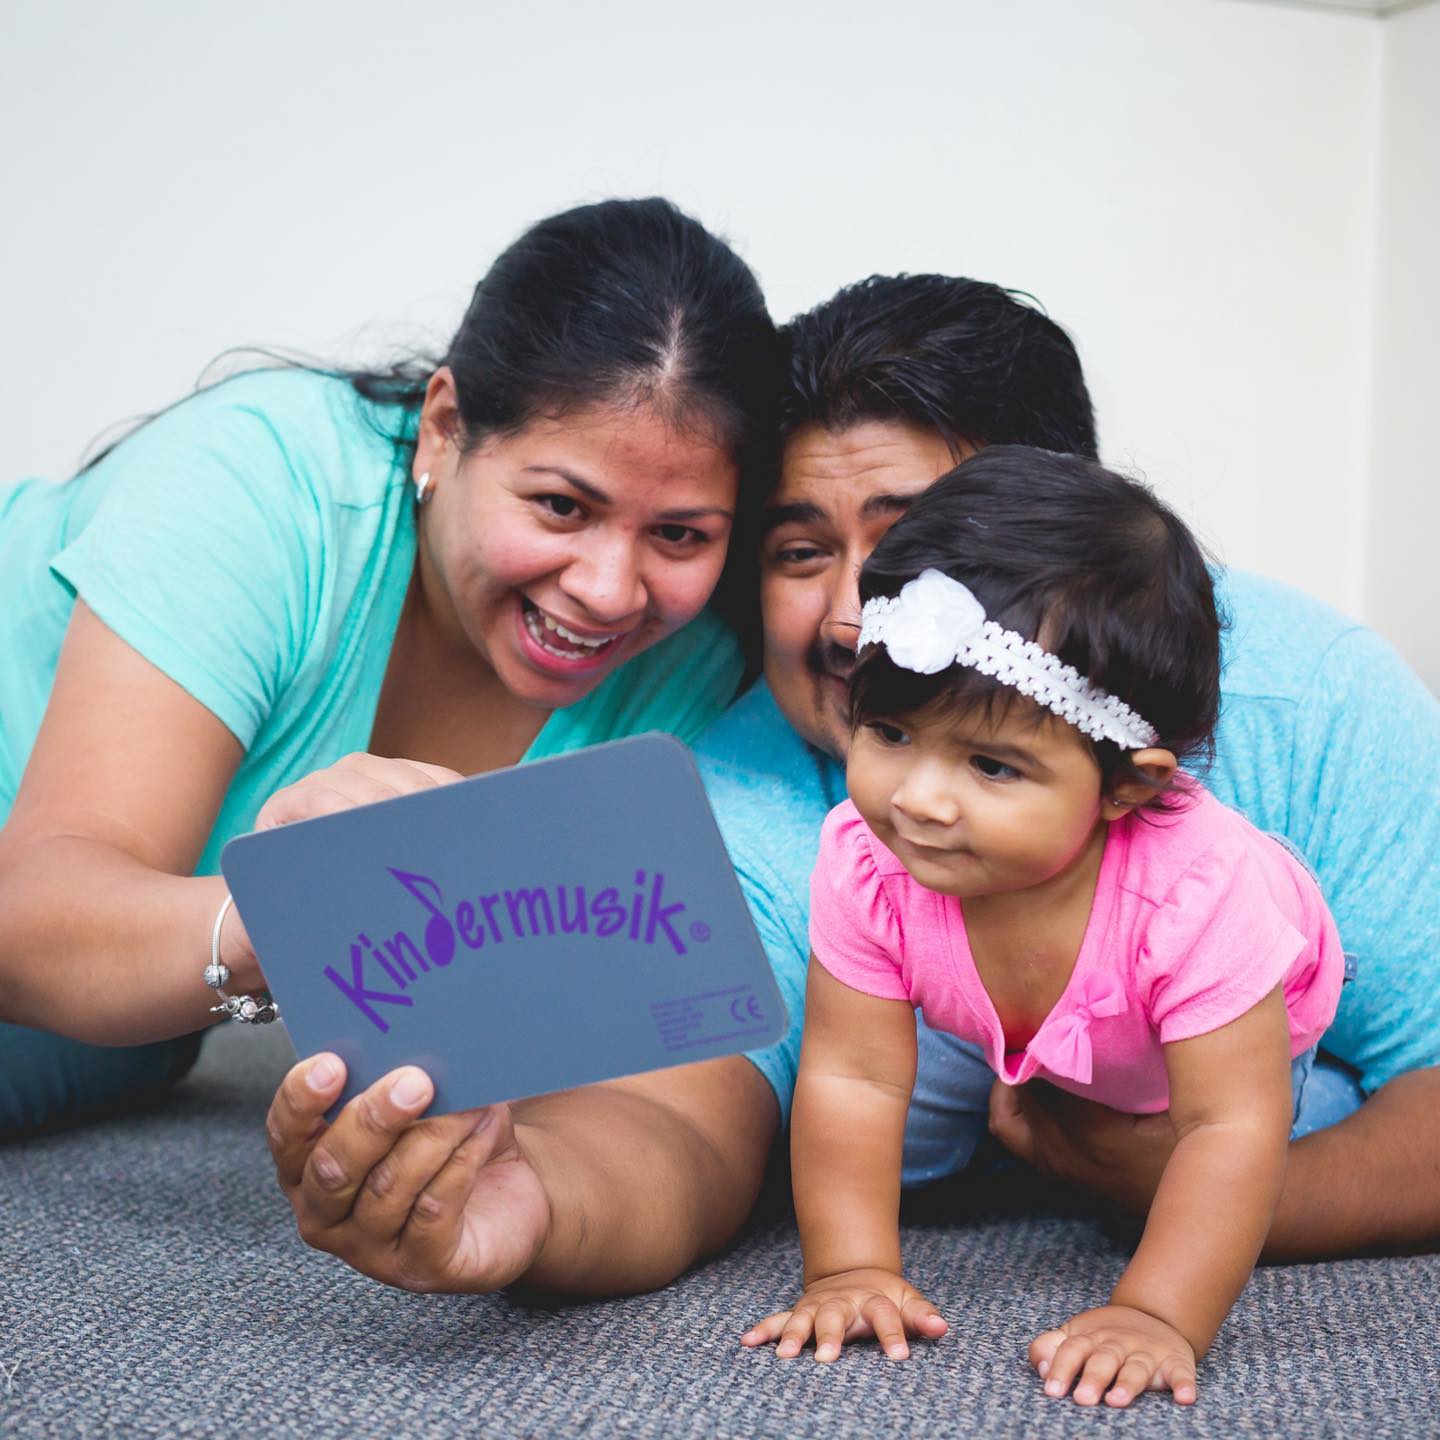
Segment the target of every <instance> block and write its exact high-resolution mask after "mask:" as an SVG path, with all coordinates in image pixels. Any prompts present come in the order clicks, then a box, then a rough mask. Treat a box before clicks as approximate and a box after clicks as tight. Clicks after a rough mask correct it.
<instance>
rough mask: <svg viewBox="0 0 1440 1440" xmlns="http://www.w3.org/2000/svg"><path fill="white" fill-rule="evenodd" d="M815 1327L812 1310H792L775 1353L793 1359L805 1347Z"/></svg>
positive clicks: (782, 1329) (782, 1358)
mask: <svg viewBox="0 0 1440 1440" xmlns="http://www.w3.org/2000/svg"><path fill="white" fill-rule="evenodd" d="M814 1328H815V1315H814V1312H813V1311H811V1310H792V1311H791V1312H790V1318H789V1319H788V1320H787V1321H786V1322H785V1324H784V1326H783V1327H782V1328H781V1331H780V1343H779V1344H778V1345H777V1346H776V1347H775V1355H776V1358H777V1359H780V1360H793V1359H794V1358H795V1357H796V1356H797V1355H798V1354H799V1353H800V1352H801V1351H802V1350H803V1349H804V1348H805V1342H806V1341H807V1340H808V1339H809V1338H810V1335H811V1333H812V1331H813V1330H814Z"/></svg>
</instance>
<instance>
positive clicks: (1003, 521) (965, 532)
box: [850, 445, 1224, 805]
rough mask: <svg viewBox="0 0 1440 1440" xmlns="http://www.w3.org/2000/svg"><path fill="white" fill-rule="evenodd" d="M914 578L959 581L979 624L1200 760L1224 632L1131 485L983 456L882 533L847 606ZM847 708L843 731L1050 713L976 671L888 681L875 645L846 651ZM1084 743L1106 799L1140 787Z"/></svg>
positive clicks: (1104, 749)
mask: <svg viewBox="0 0 1440 1440" xmlns="http://www.w3.org/2000/svg"><path fill="white" fill-rule="evenodd" d="M924 570H940V571H943V572H944V573H945V574H946V575H949V576H951V577H952V578H953V579H956V580H959V581H960V582H961V583H962V584H964V585H966V586H968V587H969V588H970V590H971V591H972V592H973V593H974V594H975V596H976V598H977V599H978V600H979V601H980V603H981V604H982V605H983V606H984V607H985V613H986V615H987V616H988V617H989V618H990V619H991V620H994V621H996V622H997V623H999V624H1000V625H1001V626H1003V627H1004V628H1005V629H1007V630H1015V631H1018V632H1019V633H1020V634H1021V635H1023V636H1024V637H1025V638H1026V639H1027V640H1035V641H1038V643H1040V644H1041V645H1043V646H1044V647H1045V649H1047V650H1049V651H1050V652H1051V653H1052V654H1055V655H1058V656H1059V657H1060V659H1061V660H1063V661H1065V663H1066V664H1068V665H1073V666H1074V667H1075V668H1076V669H1077V670H1078V671H1079V672H1080V673H1081V674H1082V675H1083V676H1085V677H1086V679H1088V680H1090V681H1091V682H1092V683H1093V684H1095V685H1098V686H1099V687H1100V688H1101V689H1102V690H1105V691H1108V692H1109V693H1110V694H1111V695H1115V696H1117V697H1119V698H1120V699H1121V700H1123V701H1124V702H1125V703H1126V704H1127V705H1129V706H1130V707H1131V708H1132V709H1134V710H1135V711H1137V712H1138V713H1139V714H1140V715H1141V716H1142V717H1143V718H1144V719H1145V720H1147V721H1148V722H1149V723H1150V724H1151V725H1153V726H1154V727H1155V729H1156V730H1157V731H1158V732H1159V736H1160V739H1159V744H1161V745H1163V746H1164V747H1165V748H1166V749H1168V750H1171V751H1173V752H1174V753H1175V755H1176V757H1177V759H1179V760H1181V761H1182V762H1183V761H1187V760H1190V761H1193V760H1197V759H1198V760H1202V761H1203V760H1206V759H1208V758H1209V756H1210V754H1211V753H1212V746H1213V736H1214V731H1215V724H1216V721H1217V719H1218V717H1219V708H1220V633H1221V630H1222V628H1223V624H1224V621H1223V618H1222V616H1221V615H1220V614H1219V612H1218V610H1217V607H1216V600H1215V588H1214V585H1213V583H1212V581H1211V577H1210V572H1209V569H1208V567H1207V565H1206V559H1205V555H1204V552H1203V551H1202V550H1201V548H1200V545H1199V543H1198V542H1197V541H1196V539H1195V537H1194V536H1193V535H1192V534H1191V533H1190V530H1189V528H1188V527H1187V526H1186V525H1185V523H1184V522H1183V521H1182V520H1181V519H1180V518H1179V516H1177V515H1176V514H1175V512H1174V511H1173V510H1171V509H1170V508H1169V507H1168V506H1167V505H1165V504H1164V503H1162V502H1161V501H1160V500H1159V499H1157V498H1156V496H1155V495H1154V494H1153V493H1152V492H1151V491H1150V490H1149V489H1148V488H1147V487H1146V486H1144V485H1142V484H1140V483H1139V482H1138V481H1135V480H1127V479H1126V478H1124V477H1123V476H1121V475H1117V474H1115V473H1114V472H1113V471H1110V470H1106V469H1105V468H1104V467H1103V466H1101V465H1098V464H1096V463H1095V462H1094V461H1093V460H1088V459H1085V458H1083V457H1081V456H1078V455H1056V454H1052V453H1050V452H1048V451H1043V450H1034V449H1029V448H1026V447H1023V446H1018V445H1001V446H993V447H991V448H990V449H988V450H982V451H981V452H980V453H979V454H978V455H975V456H973V457H972V458H971V459H969V460H966V461H965V462H964V464H962V465H958V466H956V468H955V469H954V470H951V471H950V472H949V473H948V474H946V475H943V476H941V478H940V479H939V480H937V481H936V482H935V483H934V484H933V485H932V486H931V487H930V488H929V489H928V490H926V491H924V492H923V494H921V495H920V496H919V498H918V499H916V500H915V502H914V503H913V504H912V505H911V506H910V509H909V510H908V511H907V512H906V514H905V515H903V516H902V517H901V518H900V519H899V520H898V521H896V523H895V524H894V525H893V526H892V527H891V528H890V530H889V531H888V532H887V533H886V535H885V537H884V538H883V539H882V540H881V541H880V543H879V544H878V545H877V546H876V547H875V549H874V551H873V552H872V554H871V556H870V558H869V559H868V560H867V561H866V562H865V566H864V568H863V569H862V570H861V572H860V598H861V601H862V602H863V601H866V600H870V599H873V598H874V597H875V596H877V595H887V596H888V595H897V594H898V593H899V592H900V589H901V587H902V586H904V585H905V584H906V583H907V582H908V581H910V580H913V579H915V577H916V576H917V575H919V574H920V573H921V572H922V571H924ZM850 695H851V706H852V715H853V721H854V723H855V724H856V725H860V724H863V723H865V722H866V721H868V720H874V719H878V718H882V717H891V718H894V717H896V716H900V715H906V714H913V713H914V712H916V711H920V710H925V709H927V708H929V707H942V708H943V709H944V710H946V711H953V710H956V709H959V710H970V709H972V708H976V707H984V708H985V709H986V710H987V711H988V712H990V713H994V712H995V711H996V710H997V709H998V710H999V711H1000V713H1002V714H1003V713H1004V712H1006V711H1007V710H1008V709H1009V708H1010V707H1011V706H1013V705H1016V704H1020V705H1026V706H1032V707H1034V708H1035V710H1036V714H1037V716H1044V715H1048V714H1049V712H1048V711H1046V710H1043V709H1040V708H1039V707H1038V706H1035V702H1033V701H1031V700H1028V699H1026V697H1024V696H1023V695H1021V693H1020V692H1019V691H1018V690H1015V689H1013V688H1012V687H1010V686H1007V685H1004V684H1002V683H1001V682H1000V681H998V680H996V679H994V678H993V677H991V676H988V675H984V674H982V673H981V672H980V671H978V670H974V669H970V668H966V667H962V666H959V665H952V666H950V667H949V668H948V669H945V670H942V671H940V672H939V673H938V674H935V675H919V674H916V673H915V672H913V671H910V670H905V669H902V668H901V667H900V666H898V665H896V664H895V663H894V662H893V661H892V660H891V659H890V656H889V654H888V652H887V651H886V650H885V647H884V646H882V645H870V646H866V648H865V650H864V651H863V652H862V653H861V655H860V658H859V661H858V663H857V664H856V666H855V669H854V671H853V673H852V675H851V680H850ZM1076 733H1077V734H1079V732H1078V731H1077V732H1076ZM1087 743H1089V744H1090V745H1091V746H1092V748H1093V751H1094V754H1095V757H1096V760H1097V761H1098V762H1099V765H1100V771H1101V777H1102V782H1103V784H1104V786H1105V788H1106V790H1107V791H1108V790H1109V789H1110V788H1111V787H1112V786H1113V784H1114V782H1115V780H1116V779H1121V778H1123V779H1139V780H1143V779H1144V777H1143V776H1142V775H1140V774H1139V772H1138V771H1136V770H1134V769H1133V768H1132V767H1131V766H1130V765H1129V763H1128V761H1127V759H1126V756H1125V753H1124V751H1123V750H1122V748H1121V747H1120V746H1119V745H1117V744H1116V743H1115V742H1114V741H1111V740H1096V741H1088V742H1087ZM1165 799H1166V796H1165V795H1164V794H1161V795H1159V796H1157V800H1156V802H1155V803H1159V804H1162V805H1163V803H1164V802H1165Z"/></svg>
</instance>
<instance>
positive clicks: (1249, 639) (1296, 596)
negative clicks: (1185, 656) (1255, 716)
mask: <svg viewBox="0 0 1440 1440" xmlns="http://www.w3.org/2000/svg"><path fill="white" fill-rule="evenodd" d="M1215 594H1216V599H1217V600H1218V601H1219V603H1220V605H1221V607H1222V610H1223V611H1224V612H1225V613H1226V614H1227V615H1228V617H1229V620H1230V627H1229V629H1228V630H1227V632H1226V634H1225V637H1224V662H1225V669H1224V672H1223V675H1222V679H1221V685H1222V688H1223V690H1224V692H1225V694H1226V696H1227V697H1234V698H1241V697H1256V698H1259V697H1263V698H1266V699H1272V700H1297V701H1298V700H1300V699H1302V698H1304V697H1305V696H1306V695H1307V693H1309V692H1310V691H1311V689H1312V687H1313V686H1314V683H1315V680H1316V677H1317V674H1318V672H1319V671H1320V670H1321V668H1322V667H1323V666H1324V664H1325V663H1326V661H1327V659H1328V658H1329V657H1330V656H1331V655H1332V654H1333V652H1334V651H1335V648H1336V644H1337V642H1338V641H1340V640H1342V639H1344V638H1345V637H1346V636H1347V635H1351V634H1354V633H1356V632H1360V631H1363V629H1364V627H1363V626H1362V625H1361V624H1360V623H1359V622H1358V621H1356V620H1353V619H1351V618H1350V617H1349V616H1347V615H1343V614H1342V613H1341V612H1340V611H1338V610H1335V609H1333V608H1332V607H1331V606H1329V605H1326V604H1324V603H1323V602H1322V601H1320V600H1316V599H1315V598H1314V597H1313V596H1310V595H1306V594H1305V593H1304V592H1303V591H1300V590H1296V589H1295V588H1294V587H1293V586H1290V585H1286V584H1284V583H1283V582H1282V581H1279V580H1272V579H1270V578H1268V577H1267V576H1264V575H1255V574H1251V573H1250V572H1248V571H1245V570H1221V571H1217V572H1216V576H1215Z"/></svg>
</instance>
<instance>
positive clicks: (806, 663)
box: [760, 420, 973, 759]
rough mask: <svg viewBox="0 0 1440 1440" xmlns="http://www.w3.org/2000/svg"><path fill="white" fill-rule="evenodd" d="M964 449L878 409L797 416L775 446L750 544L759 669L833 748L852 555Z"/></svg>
mask: <svg viewBox="0 0 1440 1440" xmlns="http://www.w3.org/2000/svg"><path fill="white" fill-rule="evenodd" d="M972 453H973V450H972V449H970V448H969V447H965V446H962V447H961V449H960V450H959V452H958V453H954V454H952V453H951V450H950V447H949V446H948V445H947V444H946V443H945V441H944V440H943V439H941V437H940V436H939V435H938V434H936V433H935V432H934V431H933V430H925V429H921V428H919V427H916V426H911V425H906V424H901V423H899V422H897V421H879V420H870V421H865V422H864V423H862V424H859V425H853V426H851V427H850V428H849V429H847V430H842V431H839V432H833V433H832V432H831V431H827V430H823V429H821V428H820V427H818V426H807V427H806V428H805V429H803V430H798V431H796V433H795V434H794V435H793V436H792V437H791V438H790V440H789V442H788V443H787V444H786V446H785V454H784V457H783V459H782V463H781V473H780V485H779V487H778V488H777V489H776V491H775V494H774V495H773V496H772V497H771V499H770V503H769V506H768V507H767V520H766V535H765V540H764V542H763V545H762V547H761V555H760V562H761V583H760V598H761V606H762V608H763V611H764V620H765V678H766V680H767V681H768V682H769V684H770V689H771V691H772V692H773V693H774V696H775V699H776V702H777V703H778V704H779V706H780V709H781V710H782V711H783V712H784V714H785V718H786V719H787V720H789V722H790V723H791V724H792V725H793V726H794V727H795V729H796V730H798V731H799V732H800V734H801V735H803V736H804V737H805V738H806V739H807V740H808V741H809V742H810V743H811V744H812V745H818V746H819V747H820V748H821V749H822V750H827V751H828V752H829V753H830V754H831V755H833V756H835V758H836V759H843V758H844V756H845V751H846V749H847V747H848V746H849V743H850V719H849V704H848V701H847V699H846V689H845V682H846V677H847V676H848V675H849V674H850V667H851V666H852V665H853V664H854V662H855V641H856V639H857V638H858V637H859V634H860V597H859V591H858V589H857V582H858V579H859V575H860V567H861V565H863V564H864V563H865V559H866V557H867V556H868V555H869V554H870V552H871V550H873V549H874V548H875V545H876V542H877V541H878V540H879V539H880V537H881V536H882V535H883V534H884V533H885V532H886V531H887V530H888V529H889V528H890V526H891V525H893V524H894V523H895V521H896V519H898V518H899V516H901V515H903V514H904V513H905V511H906V510H907V509H908V508H909V505H910V502H911V501H912V500H913V499H914V498H915V496H917V495H918V494H919V493H920V492H921V491H922V490H924V489H926V488H927V487H928V486H929V485H930V484H932V483H933V482H934V481H935V480H938V479H939V478H940V476H941V475H943V474H944V473H945V472H946V471H947V470H949V469H950V468H951V467H952V466H954V465H956V464H958V463H959V462H960V461H961V460H963V459H965V458H966V457H967V456H968V455H970V454H972Z"/></svg>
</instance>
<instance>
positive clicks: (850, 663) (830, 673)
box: [805, 641, 855, 680]
mask: <svg viewBox="0 0 1440 1440" xmlns="http://www.w3.org/2000/svg"><path fill="white" fill-rule="evenodd" d="M805 668H806V669H807V670H808V671H809V672H810V673H811V674H812V675H814V676H815V677H816V678H817V679H827V678H830V679H835V680H845V679H848V678H849V675H850V672H851V670H853V669H854V668H855V652H854V651H853V650H847V649H846V648H845V647H844V646H843V645H836V644H834V643H833V642H831V641H821V642H818V643H817V644H814V645H812V646H811V647H810V648H809V649H808V650H807V651H806V652H805Z"/></svg>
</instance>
